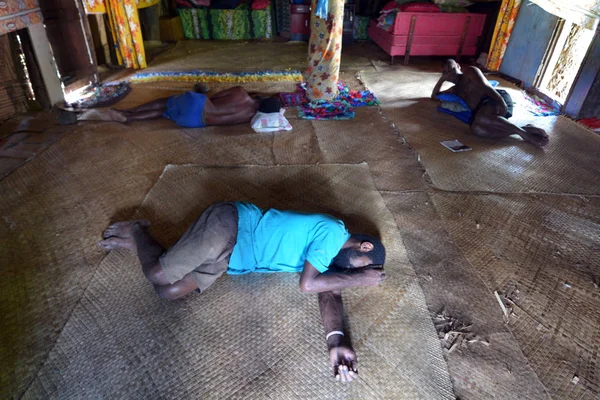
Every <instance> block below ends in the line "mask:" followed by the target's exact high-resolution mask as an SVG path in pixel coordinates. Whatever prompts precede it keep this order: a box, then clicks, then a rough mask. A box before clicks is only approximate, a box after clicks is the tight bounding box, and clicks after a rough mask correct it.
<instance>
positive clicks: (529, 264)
mask: <svg viewBox="0 0 600 400" xmlns="http://www.w3.org/2000/svg"><path fill="white" fill-rule="evenodd" d="M432 198H433V202H434V204H435V207H436V209H437V210H438V212H439V213H440V215H441V216H442V218H443V220H444V222H445V226H446V229H447V230H448V232H449V234H450V237H451V238H452V240H453V241H454V243H456V245H457V246H458V247H459V248H460V249H461V250H462V252H463V254H464V255H465V257H466V258H467V260H468V261H469V262H470V263H471V264H472V265H473V267H474V269H475V270H476V271H477V272H478V273H479V275H480V276H481V277H482V278H483V281H484V282H485V283H486V284H487V286H488V287H489V288H490V289H491V290H492V291H493V290H497V291H498V292H499V293H501V294H502V296H503V297H504V296H506V297H507V298H508V300H506V302H507V304H508V305H509V306H511V307H512V308H513V311H514V314H513V315H511V317H510V323H509V327H510V329H511V331H512V332H513V335H514V336H515V338H516V340H517V341H518V343H519V345H520V346H521V349H522V351H523V353H524V355H525V356H526V357H527V359H528V360H529V363H530V365H531V366H532V368H533V369H534V371H535V372H536V373H537V375H538V376H539V377H540V379H541V380H542V382H543V383H544V385H545V386H546V388H547V389H548V391H549V392H550V393H551V394H552V396H553V397H554V398H557V399H593V398H597V396H598V395H599V394H600V385H599V383H600V364H599V361H598V348H599V347H600V295H599V289H598V288H599V286H600V199H599V198H587V199H586V198H580V197H564V196H549V195H546V196H539V195H525V194H520V195H487V196H486V195H483V196H476V195H458V194H443V193H440V194H434V195H433V196H432ZM498 307H499V306H498ZM498 315H499V316H500V315H501V313H500V311H499V312H498ZM574 377H577V379H575V381H573V378H574Z"/></svg>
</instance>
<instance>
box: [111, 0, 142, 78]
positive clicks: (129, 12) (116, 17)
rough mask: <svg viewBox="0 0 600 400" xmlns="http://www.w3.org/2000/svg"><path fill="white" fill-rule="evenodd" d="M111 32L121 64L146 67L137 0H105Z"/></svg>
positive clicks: (136, 67)
mask: <svg viewBox="0 0 600 400" xmlns="http://www.w3.org/2000/svg"><path fill="white" fill-rule="evenodd" d="M105 5H106V11H107V14H108V19H109V21H110V32H111V34H112V37H113V40H114V42H115V43H116V45H117V46H116V53H117V60H118V61H119V65H124V66H125V67H127V68H135V69H138V68H146V55H145V53H144V41H143V39H142V30H141V29H140V19H139V17H138V12H137V7H136V4H135V0H105Z"/></svg>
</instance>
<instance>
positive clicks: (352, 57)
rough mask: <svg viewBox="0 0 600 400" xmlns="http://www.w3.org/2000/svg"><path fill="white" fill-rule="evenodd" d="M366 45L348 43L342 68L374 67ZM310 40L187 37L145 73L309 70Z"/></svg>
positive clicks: (344, 50) (344, 51)
mask: <svg viewBox="0 0 600 400" xmlns="http://www.w3.org/2000/svg"><path fill="white" fill-rule="evenodd" d="M369 47H372V46H367V48H366V49H365V48H364V47H363V46H362V45H360V44H356V45H354V46H348V48H346V46H344V49H343V50H342V63H341V70H342V71H344V70H354V71H357V70H360V69H365V68H372V65H371V61H370V60H369V58H367V54H366V53H367V52H369V53H371V52H370V51H369ZM307 62H308V44H307V43H306V42H268V41H265V42H257V41H255V42H252V43H249V42H248V41H244V40H235V41H234V40H183V41H180V42H178V43H177V45H176V46H175V48H173V49H171V50H168V51H167V52H165V53H163V54H161V55H159V56H158V57H156V59H154V60H153V61H152V65H150V66H149V67H148V68H147V69H146V70H144V72H152V71H161V72H162V71H193V70H202V71H219V72H238V71H262V70H273V71H283V70H300V71H304V70H305V69H306V64H307Z"/></svg>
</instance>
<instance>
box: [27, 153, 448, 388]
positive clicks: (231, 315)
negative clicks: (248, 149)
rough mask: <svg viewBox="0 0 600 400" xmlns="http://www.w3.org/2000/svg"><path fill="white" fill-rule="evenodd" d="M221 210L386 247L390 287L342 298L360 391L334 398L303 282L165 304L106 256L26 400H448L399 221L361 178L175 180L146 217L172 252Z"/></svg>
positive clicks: (180, 173) (168, 172)
mask: <svg viewBox="0 0 600 400" xmlns="http://www.w3.org/2000/svg"><path fill="white" fill-rule="evenodd" d="M222 199H229V200H233V199H241V200H248V201H253V202H255V203H256V204H258V205H260V206H263V207H268V206H276V207H278V208H287V209H299V210H305V211H322V212H329V213H333V214H335V215H337V216H339V217H342V218H343V219H344V220H345V221H346V222H347V224H348V227H349V228H350V230H351V231H362V232H367V233H377V232H379V233H380V234H381V237H382V239H383V241H384V242H385V243H386V245H387V249H388V262H387V269H388V274H389V278H388V280H387V281H386V282H385V283H384V284H383V285H381V286H380V287H376V288H359V289H354V290H347V291H344V300H345V306H346V313H347V315H348V319H349V327H350V331H351V337H352V340H353V342H354V346H355V349H356V351H357V352H358V355H359V363H360V366H359V371H360V379H359V380H358V381H357V382H355V383H354V384H352V385H345V386H344V385H342V384H336V383H335V381H334V380H333V378H332V375H331V372H330V371H329V368H328V360H327V359H328V357H327V354H326V346H325V344H324V338H323V328H322V325H321V321H320V315H319V311H318V305H317V302H316V296H315V295H306V294H302V293H301V292H300V291H299V290H298V275H297V274H266V275H263V274H251V275H246V276H237V277H230V276H224V277H223V278H221V279H219V280H218V282H217V283H216V284H215V285H214V286H213V287H211V288H210V289H209V290H207V291H206V292H205V293H203V294H202V295H190V296H188V297H187V298H185V299H183V300H181V301H177V302H167V301H163V300H160V299H159V298H158V297H157V296H156V295H155V293H154V291H153V288H152V286H151V285H150V284H149V283H148V282H147V281H146V280H145V278H144V277H143V275H142V273H141V271H140V266H139V264H138V262H137V261H136V258H135V257H134V256H133V255H132V254H130V253H127V252H125V251H113V252H111V253H110V254H109V255H108V256H107V257H106V258H105V259H104V261H103V262H102V263H101V265H100V267H99V268H98V270H97V271H96V273H95V276H94V278H93V279H92V281H91V283H90V284H89V286H88V288H87V290H86V291H85V293H84V295H83V297H82V299H81V301H80V302H79V304H78V305H77V307H76V308H75V310H74V311H73V313H72V315H71V318H70V319H69V321H68V322H67V324H66V325H65V327H64V329H63V331H62V333H61V335H60V337H59V338H58V340H57V342H56V345H55V346H54V348H53V349H52V351H51V352H50V355H49V357H48V359H47V360H46V362H45V364H44V366H43V367H42V369H41V370H40V372H39V374H38V375H37V377H36V379H35V380H34V382H33V384H32V385H31V386H30V387H29V389H28V391H27V392H26V393H25V398H48V397H60V398H101V397H103V398H115V397H120V398H144V399H148V398H276V399H286V398H290V399H291V398H307V399H308V398H310V399H314V398H389V399H392V398H393V399H400V398H407V399H416V398H422V399H438V398H453V394H452V389H451V385H450V381H449V377H448V372H447V369H446V364H445V362H444V360H443V358H442V353H441V349H440V346H439V341H438V339H437V335H436V333H435V330H434V327H433V325H432V322H431V319H430V317H429V315H428V312H427V308H426V306H425V301H424V297H423V293H422V291H421V288H420V286H419V283H418V280H417V278H416V276H415V274H414V272H413V270H412V267H411V266H410V264H409V263H408V260H407V258H406V254H405V250H404V247H403V245H402V242H401V239H400V237H399V233H398V229H397V227H396V223H395V221H394V218H393V217H392V215H391V213H390V212H389V210H388V209H387V208H386V205H385V203H384V202H383V199H382V197H381V196H380V195H379V192H378V191H377V189H376V188H375V186H374V183H373V180H372V179H371V175H370V171H369V168H368V166H367V165H366V164H362V165H321V166H286V167H260V166H248V167H238V168H203V167H198V166H167V167H166V169H165V170H164V172H163V174H162V176H161V179H160V180H159V181H158V182H157V183H156V184H155V185H154V187H153V188H152V190H151V191H150V192H149V194H148V195H147V196H146V199H145V201H144V203H143V205H142V207H141V208H140V209H139V211H138V213H137V216H139V217H146V218H149V219H150V220H151V221H152V222H153V223H154V225H153V226H152V228H151V231H152V232H153V233H154V234H155V235H156V237H157V239H158V240H159V241H160V242H162V243H163V244H165V245H168V244H171V243H173V242H174V241H175V240H176V239H177V238H178V237H179V235H181V233H182V232H183V231H184V230H185V229H186V227H187V225H188V224H189V223H191V222H192V221H193V220H194V219H195V218H196V217H197V215H199V214H200V212H201V211H202V209H204V208H205V207H206V206H208V205H209V204H210V203H212V202H214V201H217V200H222Z"/></svg>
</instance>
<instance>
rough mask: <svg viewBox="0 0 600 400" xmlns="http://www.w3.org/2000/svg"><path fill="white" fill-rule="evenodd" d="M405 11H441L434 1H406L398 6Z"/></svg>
mask: <svg viewBox="0 0 600 400" xmlns="http://www.w3.org/2000/svg"><path fill="white" fill-rule="evenodd" d="M398 10H400V11H404V12H440V7H438V6H437V5H435V4H433V3H406V4H402V5H401V6H399V7H398Z"/></svg>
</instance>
